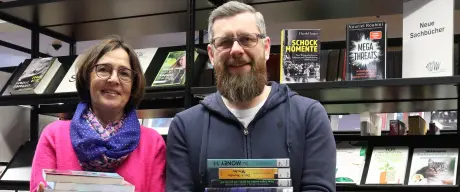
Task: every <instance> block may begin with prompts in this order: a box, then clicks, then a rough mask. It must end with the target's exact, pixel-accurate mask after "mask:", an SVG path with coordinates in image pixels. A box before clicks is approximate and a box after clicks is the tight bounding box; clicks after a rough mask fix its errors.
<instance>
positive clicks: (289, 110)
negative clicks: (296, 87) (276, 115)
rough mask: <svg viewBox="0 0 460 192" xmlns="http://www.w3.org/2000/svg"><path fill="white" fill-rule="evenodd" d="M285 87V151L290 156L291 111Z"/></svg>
mask: <svg viewBox="0 0 460 192" xmlns="http://www.w3.org/2000/svg"><path fill="white" fill-rule="evenodd" d="M286 89H287V87H285V91H286V99H287V106H286V107H285V110H286V111H285V112H284V115H285V117H284V126H285V129H286V145H287V151H288V157H289V158H290V157H291V145H292V143H291V137H289V118H290V117H291V116H290V115H289V114H290V112H291V100H290V98H289V91H287V90H286Z"/></svg>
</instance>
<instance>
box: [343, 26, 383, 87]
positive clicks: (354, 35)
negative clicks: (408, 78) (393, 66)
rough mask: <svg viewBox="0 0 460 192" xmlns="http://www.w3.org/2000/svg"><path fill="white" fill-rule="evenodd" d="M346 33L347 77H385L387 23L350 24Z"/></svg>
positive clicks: (365, 78) (351, 78) (356, 78)
mask: <svg viewBox="0 0 460 192" xmlns="http://www.w3.org/2000/svg"><path fill="white" fill-rule="evenodd" d="M346 33H347V34H346V43H347V50H346V53H347V57H346V61H347V69H346V70H347V72H346V79H347V80H369V79H385V78H386V50H387V42H386V41H387V36H386V33H387V25H386V23H385V22H382V21H379V22H366V23H357V24H348V25H347V28H346Z"/></svg>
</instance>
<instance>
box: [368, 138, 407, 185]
mask: <svg viewBox="0 0 460 192" xmlns="http://www.w3.org/2000/svg"><path fill="white" fill-rule="evenodd" d="M408 156H409V147H407V146H396V147H374V149H373V150H372V155H371V162H370V164H369V169H368V173H367V177H366V184H404V181H405V175H406V167H407V161H408Z"/></svg>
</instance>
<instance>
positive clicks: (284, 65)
mask: <svg viewBox="0 0 460 192" xmlns="http://www.w3.org/2000/svg"><path fill="white" fill-rule="evenodd" d="M320 32H321V30H319V29H283V30H282V31H281V56H280V60H281V62H280V64H281V66H280V83H307V82H319V81H320V65H321V63H320V51H321V42H320Z"/></svg>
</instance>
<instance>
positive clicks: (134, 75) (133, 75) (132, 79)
mask: <svg viewBox="0 0 460 192" xmlns="http://www.w3.org/2000/svg"><path fill="white" fill-rule="evenodd" d="M99 66H106V67H109V68H110V74H109V76H107V77H101V76H100V75H99V74H98V72H97V71H98V70H97V68H98V67H99ZM122 70H128V71H130V72H131V74H132V76H131V79H130V80H129V81H126V80H123V79H121V78H120V71H122ZM93 71H94V73H96V76H98V77H99V78H102V79H108V78H109V77H110V76H111V75H112V73H113V67H112V65H110V64H106V63H103V64H96V65H94V66H93ZM136 75H137V73H136V72H135V71H134V70H132V69H128V68H119V69H117V77H118V80H120V82H126V83H129V82H133V81H134V79H135V78H136Z"/></svg>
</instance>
